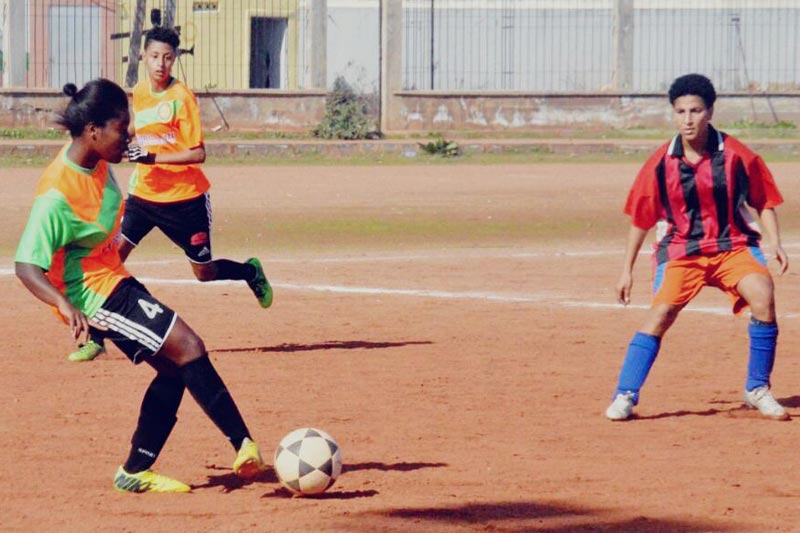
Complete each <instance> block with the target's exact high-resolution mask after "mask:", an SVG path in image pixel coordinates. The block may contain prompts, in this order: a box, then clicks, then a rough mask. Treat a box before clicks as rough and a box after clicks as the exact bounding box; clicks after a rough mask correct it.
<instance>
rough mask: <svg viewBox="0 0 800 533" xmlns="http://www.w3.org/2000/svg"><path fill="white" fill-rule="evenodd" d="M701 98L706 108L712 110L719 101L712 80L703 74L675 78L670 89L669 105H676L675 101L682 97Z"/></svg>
mask: <svg viewBox="0 0 800 533" xmlns="http://www.w3.org/2000/svg"><path fill="white" fill-rule="evenodd" d="M687 95H694V96H699V97H700V98H702V99H703V102H705V104H706V107H707V108H709V109H711V108H712V107H714V102H715V101H716V100H717V91H715V90H714V84H712V83H711V80H710V79H708V78H706V77H705V76H703V75H702V74H686V75H684V76H680V77H678V78H675V81H673V82H672V85H670V88H669V103H670V104H674V103H675V100H677V99H678V98H680V97H681V96H687Z"/></svg>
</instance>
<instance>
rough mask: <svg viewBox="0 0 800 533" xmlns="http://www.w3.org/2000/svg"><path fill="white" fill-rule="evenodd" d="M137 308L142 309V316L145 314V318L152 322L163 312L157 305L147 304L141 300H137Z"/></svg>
mask: <svg viewBox="0 0 800 533" xmlns="http://www.w3.org/2000/svg"><path fill="white" fill-rule="evenodd" d="M139 307H141V308H142V311H144V314H146V315H147V318H149V319H150V320H153V319H154V318H155V317H156V315H157V314H159V313H163V312H164V309H162V308H161V306H160V305H158V304H157V303H153V302H148V301H147V300H142V299H141V298H139Z"/></svg>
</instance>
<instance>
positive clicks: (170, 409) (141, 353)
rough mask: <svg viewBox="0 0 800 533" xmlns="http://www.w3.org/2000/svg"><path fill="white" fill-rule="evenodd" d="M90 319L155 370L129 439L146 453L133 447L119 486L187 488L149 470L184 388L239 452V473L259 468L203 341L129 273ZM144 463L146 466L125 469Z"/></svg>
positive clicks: (252, 446) (129, 488) (254, 448)
mask: <svg viewBox="0 0 800 533" xmlns="http://www.w3.org/2000/svg"><path fill="white" fill-rule="evenodd" d="M93 320H94V321H96V322H97V323H98V324H99V325H100V326H102V327H106V328H109V330H111V332H110V333H109V339H111V340H112V341H113V342H114V343H115V344H116V345H117V346H118V347H119V348H120V349H121V350H122V351H123V353H125V354H126V355H127V356H128V357H129V358H130V359H131V360H132V361H133V362H134V363H140V362H142V361H148V362H150V363H151V364H152V365H153V366H154V367H155V368H156V370H157V371H158V375H157V376H156V379H154V380H153V382H152V383H151V385H150V388H149V389H148V392H147V394H146V395H145V399H144V400H143V402H142V409H141V413H140V417H139V425H138V426H137V431H136V433H135V434H134V439H133V440H132V442H133V444H134V445H133V446H132V448H136V449H138V448H139V447H141V448H143V449H145V450H147V452H148V453H144V454H137V453H136V452H135V451H132V453H131V455H130V456H129V458H128V461H126V465H123V466H122V467H121V468H120V470H119V471H118V473H117V476H116V478H115V486H116V487H117V488H118V489H119V490H126V491H133V492H143V491H169V492H182V491H184V489H185V488H186V485H184V484H182V483H180V482H177V481H175V480H170V479H169V478H166V477H165V476H160V475H158V474H154V473H152V472H150V471H149V466H151V465H152V464H153V462H155V460H156V458H157V456H158V452H159V451H160V449H161V447H163V444H164V442H166V439H167V437H168V436H169V432H170V431H171V430H172V427H173V426H174V423H175V413H176V412H177V408H178V405H179V404H180V399H181V397H182V394H183V388H184V387H185V388H186V389H188V390H189V392H190V393H191V394H192V396H193V397H194V398H195V400H196V401H197V402H198V404H199V405H200V406H201V407H202V408H203V410H204V411H205V412H206V414H207V415H208V416H209V418H211V419H212V421H213V422H214V423H215V424H216V425H217V426H218V427H219V428H220V429H221V430H222V431H223V433H224V434H225V435H226V437H228V440H229V441H230V442H231V444H232V445H233V447H234V449H236V450H237V451H238V455H237V463H235V467H236V472H237V474H239V475H240V476H243V477H252V476H254V475H256V474H257V473H259V472H261V471H263V469H264V468H265V467H264V464H263V461H261V457H260V454H259V453H258V447H257V446H256V445H255V443H253V442H252V439H250V433H249V431H248V429H247V427H246V426H245V423H244V421H243V419H242V417H241V415H240V414H239V410H238V408H237V407H236V404H235V403H234V402H233V398H232V397H231V396H230V394H229V393H228V390H227V388H226V387H225V385H224V383H223V382H222V380H221V378H220V377H219V375H218V374H217V373H216V370H215V369H214V367H213V365H212V364H211V362H210V360H209V358H208V355H207V354H206V351H205V346H204V344H203V341H202V340H201V339H200V338H199V337H198V336H197V335H196V334H195V333H194V332H193V331H192V330H191V328H189V326H188V325H187V324H186V323H185V322H183V320H181V319H180V318H179V317H178V316H177V315H176V314H175V312H174V311H173V310H172V309H170V308H169V307H167V306H166V305H164V304H163V303H161V302H159V301H158V300H156V299H155V298H154V297H153V296H152V295H150V294H149V293H148V292H147V289H145V288H144V286H143V285H141V284H140V283H139V282H137V281H136V280H135V279H133V278H129V279H127V280H125V281H123V282H122V283H120V285H119V286H118V287H117V289H115V290H114V292H113V293H112V295H111V296H110V297H109V298H108V300H107V301H106V302H105V303H104V304H103V306H102V307H101V309H100V310H98V312H97V313H96V314H95V316H94V317H93ZM242 457H244V459H241V458H242ZM148 463H149V465H148ZM244 463H246V465H245V466H244V467H242V464H244ZM143 467H147V468H148V469H147V470H141V471H140V472H131V471H130V470H128V468H130V469H132V470H136V469H139V468H143ZM142 472H145V473H142ZM140 473H141V476H140V475H139V474H140ZM142 476H144V478H143V477H142ZM165 487H166V488H165ZM186 490H188V489H186Z"/></svg>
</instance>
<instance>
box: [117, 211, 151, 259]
mask: <svg viewBox="0 0 800 533" xmlns="http://www.w3.org/2000/svg"><path fill="white" fill-rule="evenodd" d="M156 208H157V204H154V203H153V202H148V201H146V200H142V199H141V198H137V197H136V196H128V199H127V200H125V214H124V215H123V216H122V223H121V224H120V237H121V240H120V245H119V256H120V259H122V261H123V262H125V261H126V260H127V259H128V256H129V255H130V253H131V251H133V249H134V248H136V247H137V246H139V243H140V242H141V241H142V239H144V238H145V237H146V236H147V234H148V233H150V232H151V231H152V229H153V228H154V227H155V225H156V220H155V219H154V218H153V212H154V210H155V209H156Z"/></svg>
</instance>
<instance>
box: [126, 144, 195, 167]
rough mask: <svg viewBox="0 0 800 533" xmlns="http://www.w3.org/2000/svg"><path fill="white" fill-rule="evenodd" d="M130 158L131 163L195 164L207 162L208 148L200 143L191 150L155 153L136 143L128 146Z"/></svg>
mask: <svg viewBox="0 0 800 533" xmlns="http://www.w3.org/2000/svg"><path fill="white" fill-rule="evenodd" d="M128 160H129V161H130V162H131V163H142V164H143V165H155V164H160V165H194V164H199V163H203V162H205V160H206V149H205V147H204V146H203V145H200V146H197V147H195V148H192V149H191V150H182V151H180V152H170V153H164V154H154V153H152V152H148V151H147V150H146V149H144V148H142V147H141V146H139V145H135V144H134V145H131V146H130V147H129V148H128Z"/></svg>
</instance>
